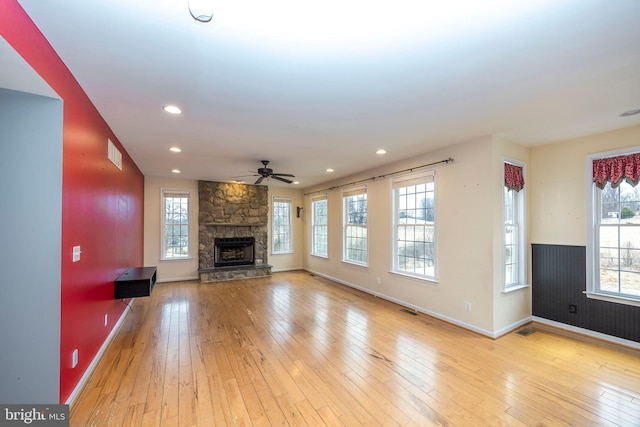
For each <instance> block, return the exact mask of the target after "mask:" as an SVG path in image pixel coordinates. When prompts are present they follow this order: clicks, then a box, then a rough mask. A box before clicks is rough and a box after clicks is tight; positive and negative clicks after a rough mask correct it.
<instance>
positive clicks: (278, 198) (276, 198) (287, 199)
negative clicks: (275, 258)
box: [271, 195, 294, 255]
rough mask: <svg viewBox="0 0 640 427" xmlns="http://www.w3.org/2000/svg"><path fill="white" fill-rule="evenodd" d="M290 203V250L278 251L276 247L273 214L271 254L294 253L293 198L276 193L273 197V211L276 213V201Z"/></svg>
mask: <svg viewBox="0 0 640 427" xmlns="http://www.w3.org/2000/svg"><path fill="white" fill-rule="evenodd" d="M276 202H277V203H288V204H289V244H288V247H289V250H288V251H279V252H276V251H275V250H274V249H275V248H274V244H275V235H276V233H275V231H274V227H275V220H274V219H275V215H274V214H272V215H271V255H290V254H292V253H293V242H294V240H293V198H292V197H288V196H278V195H274V196H273V197H272V198H271V212H273V213H275V211H276V210H275V208H274V205H275V203H276Z"/></svg>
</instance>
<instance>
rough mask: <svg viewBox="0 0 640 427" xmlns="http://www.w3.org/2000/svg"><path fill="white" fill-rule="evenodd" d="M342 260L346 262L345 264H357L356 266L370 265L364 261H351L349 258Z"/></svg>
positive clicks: (365, 266)
mask: <svg viewBox="0 0 640 427" xmlns="http://www.w3.org/2000/svg"><path fill="white" fill-rule="evenodd" d="M342 262H343V263H345V264H351V265H355V266H356V267H363V268H368V267H369V264H364V263H362V262H355V261H349V260H347V259H343V260H342Z"/></svg>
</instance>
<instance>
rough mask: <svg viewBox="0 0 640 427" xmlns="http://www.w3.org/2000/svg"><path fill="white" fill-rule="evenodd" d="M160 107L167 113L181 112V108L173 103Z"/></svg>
mask: <svg viewBox="0 0 640 427" xmlns="http://www.w3.org/2000/svg"><path fill="white" fill-rule="evenodd" d="M162 109H163V110H164V111H166V112H167V113H169V114H182V110H181V109H180V108H178V107H176V106H175V105H165V106H164V107H162Z"/></svg>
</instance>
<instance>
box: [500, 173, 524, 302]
mask: <svg viewBox="0 0 640 427" xmlns="http://www.w3.org/2000/svg"><path fill="white" fill-rule="evenodd" d="M503 170H504V191H503V197H502V208H503V214H502V216H503V223H504V229H503V245H504V252H503V266H504V283H503V288H504V290H505V291H512V290H516V289H520V288H522V287H525V286H526V284H527V275H526V267H525V266H526V244H525V242H526V236H525V230H526V226H525V217H524V214H525V207H524V203H525V189H524V165H522V164H517V163H516V162H511V161H509V162H504V169H503Z"/></svg>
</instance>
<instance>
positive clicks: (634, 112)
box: [620, 108, 640, 117]
mask: <svg viewBox="0 0 640 427" xmlns="http://www.w3.org/2000/svg"><path fill="white" fill-rule="evenodd" d="M636 114H640V108H639V109H637V110H629V111H625V112H624V113H622V114H620V117H629V116H635V115H636Z"/></svg>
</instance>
